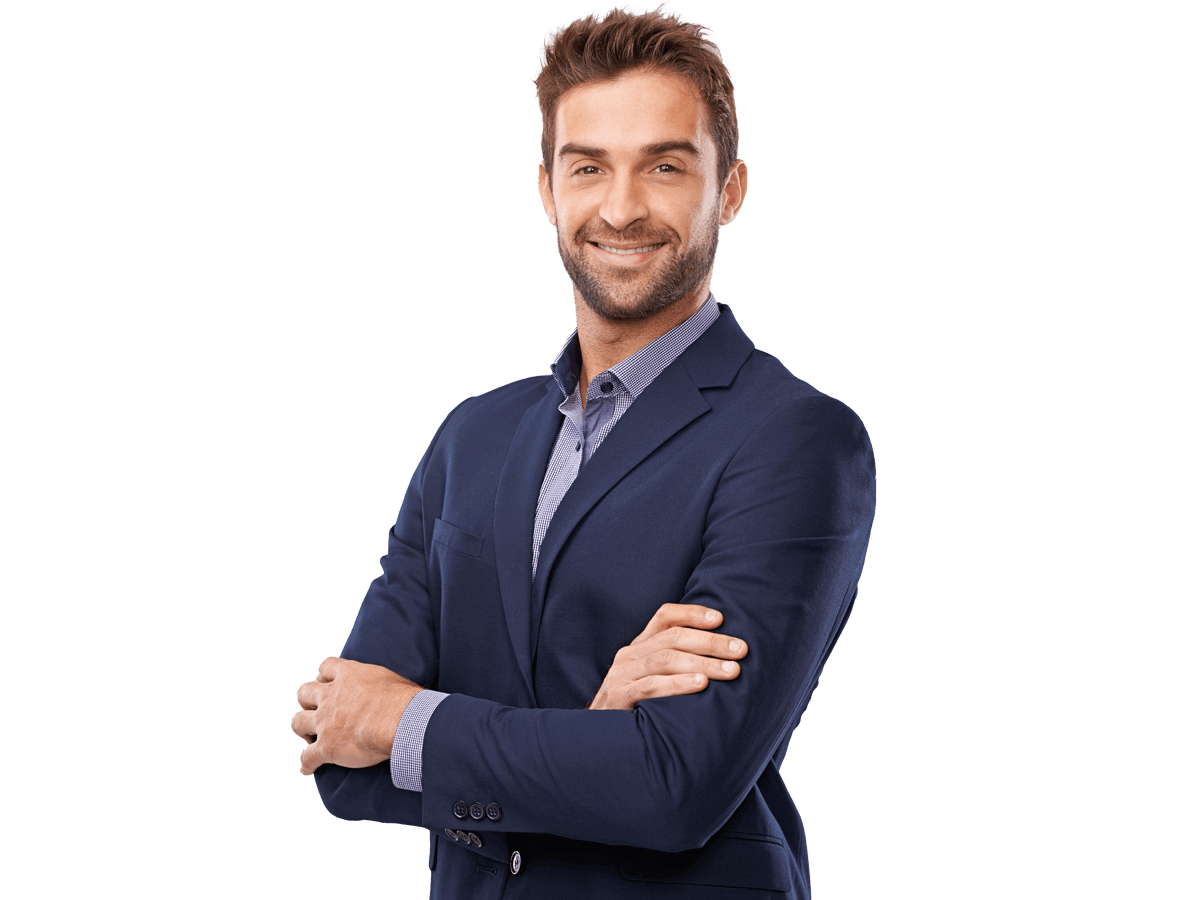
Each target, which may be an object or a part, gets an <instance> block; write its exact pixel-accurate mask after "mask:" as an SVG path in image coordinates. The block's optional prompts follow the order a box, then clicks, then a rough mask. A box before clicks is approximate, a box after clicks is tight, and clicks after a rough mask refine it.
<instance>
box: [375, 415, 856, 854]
mask: <svg viewBox="0 0 1200 900" xmlns="http://www.w3.org/2000/svg"><path fill="white" fill-rule="evenodd" d="M874 505H875V472H874V459H873V456H872V451H871V445H870V442H869V440H868V438H867V435H866V431H865V430H864V429H863V427H862V424H861V422H859V420H858V418H857V417H856V416H855V415H854V413H853V412H851V411H850V410H849V409H848V408H847V407H845V406H844V405H842V404H841V403H839V402H837V401H836V400H832V399H831V398H828V397H824V396H821V395H817V396H815V397H807V398H802V399H796V400H793V401H791V402H789V403H787V404H785V405H784V406H783V407H782V408H778V409H776V410H775V411H774V412H773V414H772V415H771V416H769V417H767V419H766V421H764V422H763V423H762V424H761V426H760V427H758V428H757V429H756V430H755V431H754V433H752V434H749V435H747V437H746V439H745V441H744V443H743V444H742V445H741V447H740V449H739V450H738V451H737V453H736V454H735V455H734V456H733V458H732V459H731V460H730V462H729V465H728V466H727V467H726V469H725V471H724V473H723V475H722V477H721V479H720V482H719V485H718V487H717V490H716V493H715V496H714V500H713V503H712V505H711V507H710V508H709V511H708V518H707V522H706V527H705V532H704V545H703V551H702V555H701V559H700V562H699V564H698V565H697V567H696V568H695V570H694V572H693V573H692V575H691V578H690V579H689V582H688V585H687V591H686V594H685V596H684V597H683V598H682V599H683V602H686V603H700V604H703V605H706V606H712V607H714V608H716V609H719V610H721V611H722V612H723V613H724V616H725V620H724V623H723V626H722V632H723V633H728V634H731V635H737V636H739V637H743V638H745V639H746V640H747V642H748V644H749V653H748V654H747V656H746V657H745V659H743V660H742V673H741V675H740V677H739V678H737V679H736V680H734V681H732V682H711V683H710V684H709V686H708V687H707V688H706V689H705V690H704V691H702V692H700V693H698V694H691V695H686V696H679V697H668V698H659V699H654V700H649V701H644V702H642V703H641V704H639V705H638V706H637V707H636V708H635V709H634V710H632V711H615V710H613V711H590V710H561V709H515V708H510V707H504V706H501V705H499V704H496V703H494V702H491V701H486V700H480V699H477V698H472V697H468V696H465V695H462V694H452V695H451V696H449V697H447V698H446V699H445V700H444V701H443V702H442V703H441V705H440V706H439V707H438V708H437V710H436V711H435V712H434V714H433V716H432V718H431V719H430V721H429V725H428V729H427V731H426V734H425V746H424V753H423V769H424V774H423V780H424V792H423V794H422V795H420V801H421V811H420V822H421V824H423V825H425V827H427V828H430V829H436V830H439V831H440V830H441V829H443V828H452V829H453V828H456V827H462V826H461V824H459V823H458V821H457V820H456V819H455V817H454V815H453V806H454V804H455V802H456V801H459V800H462V799H464V798H465V799H467V800H468V802H470V801H471V800H472V799H473V798H476V797H486V798H490V799H492V800H494V801H495V802H496V803H497V804H498V805H499V806H500V807H502V809H503V820H502V821H501V822H498V823H497V825H499V826H500V827H501V828H502V829H503V830H504V831H506V832H532V833H552V834H557V835H560V836H563V837H568V838H575V839H579V840H586V841H596V842H601V843H608V844H623V845H631V846H638V847H646V848H650V849H655V850H664V851H678V850H684V849H688V848H693V847H699V846H701V845H703V844H704V843H705V842H706V841H707V840H708V838H709V837H711V836H712V835H713V834H714V833H715V832H716V831H717V830H718V829H719V828H720V827H721V826H722V825H723V824H724V823H725V822H726V821H727V820H728V819H729V817H730V816H731V815H732V814H733V812H734V810H735V809H736V808H737V807H738V805H739V804H740V803H741V802H742V800H743V799H744V798H745V797H746V795H747V793H748V792H749V791H750V789H751V787H752V786H753V785H754V783H755V781H756V780H757V779H758V777H759V775H760V774H761V773H762V771H763V769H764V768H765V766H766V765H767V763H768V761H769V760H770V759H771V757H772V755H773V754H774V753H775V752H776V750H777V749H778V748H779V746H780V745H781V743H782V742H783V741H784V740H785V739H786V738H787V736H788V735H789V734H790V732H791V730H792V729H793V728H794V727H795V725H796V723H797V721H798V720H799V717H800V714H801V713H802V712H803V710H804V708H805V706H806V705H807V703H808V698H809V696H810V694H811V693H812V690H813V688H814V686H815V684H816V681H817V678H818V676H819V674H820V671H821V668H822V666H823V665H824V662H825V659H826V658H827V656H828V654H829V651H830V649H831V648H832V645H833V642H834V641H835V640H836V638H837V636H838V634H839V633H840V629H841V625H842V624H843V622H844V619H845V616H846V615H847V613H848V611H849V607H850V604H851V603H852V601H853V599H854V595H855V592H856V586H857V581H858V576H859V573H860V572H861V570H862V564H863V559H864V556H865V554H866V548H867V539H868V536H869V532H870V526H871V521H872V518H873V515H874ZM651 552H652V551H651ZM360 621H361V620H360ZM414 796H415V795H414ZM405 821H407V820H405Z"/></svg>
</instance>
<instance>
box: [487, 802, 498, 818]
mask: <svg viewBox="0 0 1200 900" xmlns="http://www.w3.org/2000/svg"><path fill="white" fill-rule="evenodd" d="M484 812H486V813H487V817H488V818H489V819H491V820H492V821H493V822H499V821H500V805H499V804H498V803H489V804H488V805H487V807H486V809H485V810H484Z"/></svg>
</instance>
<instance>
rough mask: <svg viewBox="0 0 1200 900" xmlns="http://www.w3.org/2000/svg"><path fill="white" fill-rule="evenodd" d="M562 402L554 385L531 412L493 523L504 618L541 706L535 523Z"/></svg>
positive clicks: (507, 464) (513, 447)
mask: <svg viewBox="0 0 1200 900" xmlns="http://www.w3.org/2000/svg"><path fill="white" fill-rule="evenodd" d="M560 399H561V395H560V394H559V392H558V388H557V385H556V384H555V382H554V380H553V379H550V383H549V385H548V386H547V391H546V396H545V397H543V398H542V399H541V400H539V401H538V402H536V403H534V404H533V405H532V406H531V407H529V409H528V410H526V411H525V415H524V416H523V417H522V418H521V423H520V424H519V425H518V426H517V431H516V433H515V434H514V435H513V439H512V443H511V444H510V445H509V448H508V457H507V458H506V459H505V461H504V468H503V469H502V470H501V472H500V483H499V485H498V487H497V489H496V512H495V521H494V523H493V534H494V535H495V541H496V574H497V577H498V579H499V582H500V597H501V600H502V601H503V604H504V618H505V621H506V623H507V624H508V634H509V637H510V638H511V639H512V644H513V650H514V651H515V652H516V657H517V664H518V665H519V666H520V667H521V675H522V676H523V677H524V679H525V686H526V688H528V690H529V697H530V699H531V700H533V701H534V702H535V703H536V696H535V694H534V692H533V661H532V655H531V645H530V643H529V635H530V630H531V628H530V610H531V593H530V591H531V573H532V571H533V522H534V518H535V516H536V514H537V501H538V493H539V492H540V489H541V484H542V480H543V478H544V477H545V474H546V464H547V462H548V460H549V459H550V452H551V450H553V448H554V441H555V438H556V437H557V436H558V430H559V428H560V427H561V425H562V413H560V412H559V411H558V403H559V400H560Z"/></svg>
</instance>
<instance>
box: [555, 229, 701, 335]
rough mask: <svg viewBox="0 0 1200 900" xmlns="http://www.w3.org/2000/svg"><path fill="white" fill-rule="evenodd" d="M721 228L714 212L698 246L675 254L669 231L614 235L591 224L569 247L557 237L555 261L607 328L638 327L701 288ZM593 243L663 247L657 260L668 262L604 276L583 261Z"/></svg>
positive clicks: (674, 241) (674, 240)
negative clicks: (609, 325)
mask: <svg viewBox="0 0 1200 900" xmlns="http://www.w3.org/2000/svg"><path fill="white" fill-rule="evenodd" d="M720 228H721V226H720V213H719V212H714V214H713V216H712V218H711V219H710V220H709V222H708V223H707V225H706V227H705V228H704V230H703V232H702V233H701V235H700V237H701V240H700V241H699V242H698V243H697V244H696V245H694V246H693V247H692V248H691V249H689V250H688V251H687V252H685V253H683V254H680V253H679V251H678V250H676V249H675V248H676V247H677V246H678V242H679V235H677V234H676V233H675V232H674V231H673V230H671V229H653V228H632V229H629V230H627V231H616V230H614V229H612V228H608V227H606V226H604V225H601V224H590V225H584V226H583V227H582V228H580V229H579V230H578V231H577V232H575V237H574V240H573V241H572V245H571V246H568V244H567V242H566V240H564V237H563V233H562V232H561V231H559V233H558V255H559V256H560V257H561V258H562V263H563V267H564V268H565V269H566V270H567V274H568V275H569V276H571V282H572V284H574V285H575V290H576V291H578V292H579V296H580V297H582V298H583V302H584V303H586V304H587V305H588V307H589V308H590V309H591V310H592V312H594V313H595V314H596V315H598V316H599V317H600V318H602V319H606V320H608V321H610V322H636V321H640V320H642V319H648V318H649V317H650V316H652V315H654V314H655V313H657V312H659V311H660V310H663V309H666V308H667V307H668V306H671V305H672V304H673V303H677V302H679V301H680V300H682V299H683V298H684V297H687V296H688V295H689V294H691V293H692V292H694V291H695V290H696V289H697V288H698V287H699V286H700V285H701V284H702V283H703V282H704V279H705V278H707V277H708V275H709V273H711V272H712V267H713V261H714V260H715V259H716V256H717V235H718V232H719V231H720ZM593 241H594V242H598V243H614V244H625V245H626V246H628V245H629V244H634V245H636V246H639V247H645V246H648V245H650V244H663V245H664V246H663V247H662V248H660V249H659V250H657V251H656V256H657V255H663V254H669V256H666V257H664V258H663V259H661V260H659V259H656V260H655V262H654V265H653V267H651V268H650V269H649V270H647V271H637V272H634V271H626V270H622V269H609V270H608V271H605V272H603V273H602V272H601V271H599V268H598V267H597V266H596V265H594V264H593V262H592V261H591V260H590V259H589V258H588V256H587V253H588V250H587V245H588V244H589V243H591V242H593ZM601 252H603V251H601Z"/></svg>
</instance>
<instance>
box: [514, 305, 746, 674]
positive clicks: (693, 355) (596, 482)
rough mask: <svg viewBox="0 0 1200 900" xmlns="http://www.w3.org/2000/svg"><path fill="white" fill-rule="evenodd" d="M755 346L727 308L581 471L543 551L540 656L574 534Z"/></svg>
mask: <svg viewBox="0 0 1200 900" xmlns="http://www.w3.org/2000/svg"><path fill="white" fill-rule="evenodd" d="M753 349H754V345H753V344H752V343H751V342H750V339H749V338H747V337H746V335H745V334H744V333H743V332H742V330H741V329H740V328H739V327H738V325H737V322H736V321H734V318H733V313H731V312H730V311H729V309H728V308H727V307H722V312H721V316H720V317H719V318H718V319H717V321H715V322H714V323H713V324H712V325H711V326H710V327H709V329H708V330H707V331H706V332H705V333H704V334H702V335H701V336H700V337H699V338H698V339H697V340H696V342H695V343H694V344H692V346H691V347H689V348H688V349H687V350H685V351H684V352H683V354H682V355H681V356H680V357H679V359H677V360H675V362H673V363H672V364H671V365H669V366H667V368H666V369H664V370H663V372H662V373H661V374H660V375H659V376H658V377H657V378H655V379H654V381H652V382H651V383H650V385H649V386H648V387H647V388H646V390H645V391H643V392H642V394H641V395H640V396H639V397H638V398H637V400H636V401H635V402H634V403H633V405H632V406H630V407H629V409H628V410H627V411H626V412H625V414H624V415H623V416H622V417H621V420H620V421H619V422H618V423H617V424H616V425H615V426H614V427H613V430H612V432H611V433H610V434H609V435H608V437H606V438H605V439H604V443H603V444H601V445H600V447H599V449H597V450H596V453H595V455H594V456H593V457H592V458H591V459H590V460H589V461H588V463H587V464H586V465H585V466H584V467H583V469H582V470H581V471H580V473H579V477H578V478H576V479H575V483H574V484H572V485H571V488H570V490H568V491H567V493H566V495H565V496H564V497H563V499H562V502H561V503H560V504H559V506H558V509H557V511H555V513H554V518H553V519H552V520H551V522H550V527H549V529H548V530H547V531H546V537H545V539H544V540H543V541H542V546H541V549H540V550H539V552H538V570H537V577H536V578H535V579H534V582H533V597H532V599H533V604H532V611H531V614H532V626H533V628H532V632H531V635H530V638H531V641H532V646H533V648H534V653H535V654H536V648H537V645H538V635H539V631H540V626H541V617H542V610H543V609H544V607H545V599H546V586H547V582H548V580H549V577H550V573H551V572H552V571H553V569H554V564H555V562H556V560H557V558H558V555H559V553H560V552H561V551H562V549H563V547H564V545H565V544H566V542H567V539H568V538H569V537H570V536H571V533H572V532H573V531H574V530H575V528H576V527H577V526H578V525H579V523H580V521H582V519H583V517H584V516H585V515H587V513H588V511H589V510H591V509H592V507H593V506H595V505H596V504H597V503H598V502H599V501H600V500H601V499H602V498H603V497H604V495H605V494H607V493H608V492H609V491H610V490H611V489H612V488H613V486H614V485H616V484H617V482H619V481H620V480H621V479H622V478H624V477H625V476H626V475H627V474H628V473H629V472H630V471H631V470H632V469H633V468H634V467H635V466H637V465H638V464H640V463H641V462H642V461H643V460H645V459H646V458H647V457H648V456H650V454H652V453H653V452H654V451H655V450H657V449H658V448H659V447H660V446H662V445H663V444H664V443H666V441H667V440H669V439H670V438H671V437H672V436H674V435H675V434H676V433H678V432H679V431H680V430H681V429H683V428H684V427H685V426H686V425H688V424H689V423H690V422H692V421H694V420H695V419H696V418H698V417H699V416H702V415H703V414H704V413H706V412H708V410H709V409H711V406H710V404H709V403H708V401H707V400H706V399H705V398H704V395H703V394H702V393H701V392H700V388H702V387H725V386H728V385H729V383H730V382H731V381H732V380H733V378H734V376H735V375H736V374H737V371H738V369H740V368H741V366H742V363H744V362H745V361H746V358H747V357H748V356H749V355H750V351H751V350H753ZM560 415H561V414H560ZM543 469H544V465H543ZM539 478H540V476H539ZM538 483H539V484H540V483H541V482H540V481H539V482H538ZM535 493H536V491H535ZM535 505H536V498H535ZM530 553H532V551H530Z"/></svg>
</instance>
